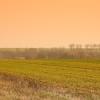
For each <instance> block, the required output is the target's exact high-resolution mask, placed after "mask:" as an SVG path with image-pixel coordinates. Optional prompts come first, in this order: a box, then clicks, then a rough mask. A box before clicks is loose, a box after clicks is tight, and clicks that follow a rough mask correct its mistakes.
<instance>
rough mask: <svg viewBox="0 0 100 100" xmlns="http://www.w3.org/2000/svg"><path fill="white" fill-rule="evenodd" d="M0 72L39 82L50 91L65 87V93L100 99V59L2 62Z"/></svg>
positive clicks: (93, 99) (91, 99)
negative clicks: (50, 89)
mask: <svg viewBox="0 0 100 100" xmlns="http://www.w3.org/2000/svg"><path fill="white" fill-rule="evenodd" d="M0 72H1V73H6V74H8V75H9V74H11V75H13V76H18V77H20V76H21V77H27V78H30V79H31V80H37V83H39V82H41V83H42V85H46V86H47V87H50V88H56V89H58V88H59V90H60V89H62V88H63V91H66V92H65V93H69V94H72V95H75V96H82V97H84V98H87V99H88V100H96V99H97V98H99V97H100V60H96V59H95V60H93V59H88V60H86V59H85V60H83V59H77V60H76V59H73V60H72V59H55V60H54V59H52V60H48V59H47V60H46V59H38V60H0ZM61 92H62V91H61ZM53 94H54V93H53ZM46 95H47V91H46ZM99 99H100V98H99ZM99 99H97V100H99ZM20 100H21V99H20ZM27 100H28V99H27ZM29 100H31V99H29ZM32 100H33V99H32ZM52 100H53V99H52ZM55 100H56V99H55ZM57 100H58V99H57ZM59 100H60V99H59ZM61 100H63V99H61ZM65 100H66V99H65ZM76 100H77V99H76Z"/></svg>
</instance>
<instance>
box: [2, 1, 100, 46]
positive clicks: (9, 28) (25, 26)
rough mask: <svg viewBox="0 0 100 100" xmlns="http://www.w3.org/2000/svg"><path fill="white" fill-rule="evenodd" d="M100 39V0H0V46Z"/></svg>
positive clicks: (94, 41)
mask: <svg viewBox="0 0 100 100" xmlns="http://www.w3.org/2000/svg"><path fill="white" fill-rule="evenodd" d="M71 43H75V44H76V43H79V44H80V43H81V44H87V43H89V44H90V43H91V44H92V43H100V0H0V47H66V46H67V45H68V44H71Z"/></svg>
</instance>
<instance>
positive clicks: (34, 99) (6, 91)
mask: <svg viewBox="0 0 100 100" xmlns="http://www.w3.org/2000/svg"><path fill="white" fill-rule="evenodd" d="M85 98H86V97H85ZM0 100H100V98H99V97H98V96H96V95H92V96H91V97H88V96H87V98H86V99H84V98H83V97H82V96H75V95H71V94H70V93H68V91H66V89H64V88H57V87H53V86H48V85H46V83H44V82H42V81H38V80H33V79H31V78H26V77H19V76H14V75H11V74H5V73H0Z"/></svg>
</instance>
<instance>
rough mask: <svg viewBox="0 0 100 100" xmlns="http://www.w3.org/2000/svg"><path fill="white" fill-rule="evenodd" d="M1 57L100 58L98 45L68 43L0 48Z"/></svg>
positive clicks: (99, 46)
mask: <svg viewBox="0 0 100 100" xmlns="http://www.w3.org/2000/svg"><path fill="white" fill-rule="evenodd" d="M0 58H1V59H2V58H3V59H38V58H45V59H51V58H63V59H65V58H66V59H67V58H70V59H73V58H100V45H97V44H94V45H85V46H82V45H80V44H77V45H75V44H70V45H69V47H68V48H1V49H0Z"/></svg>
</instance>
